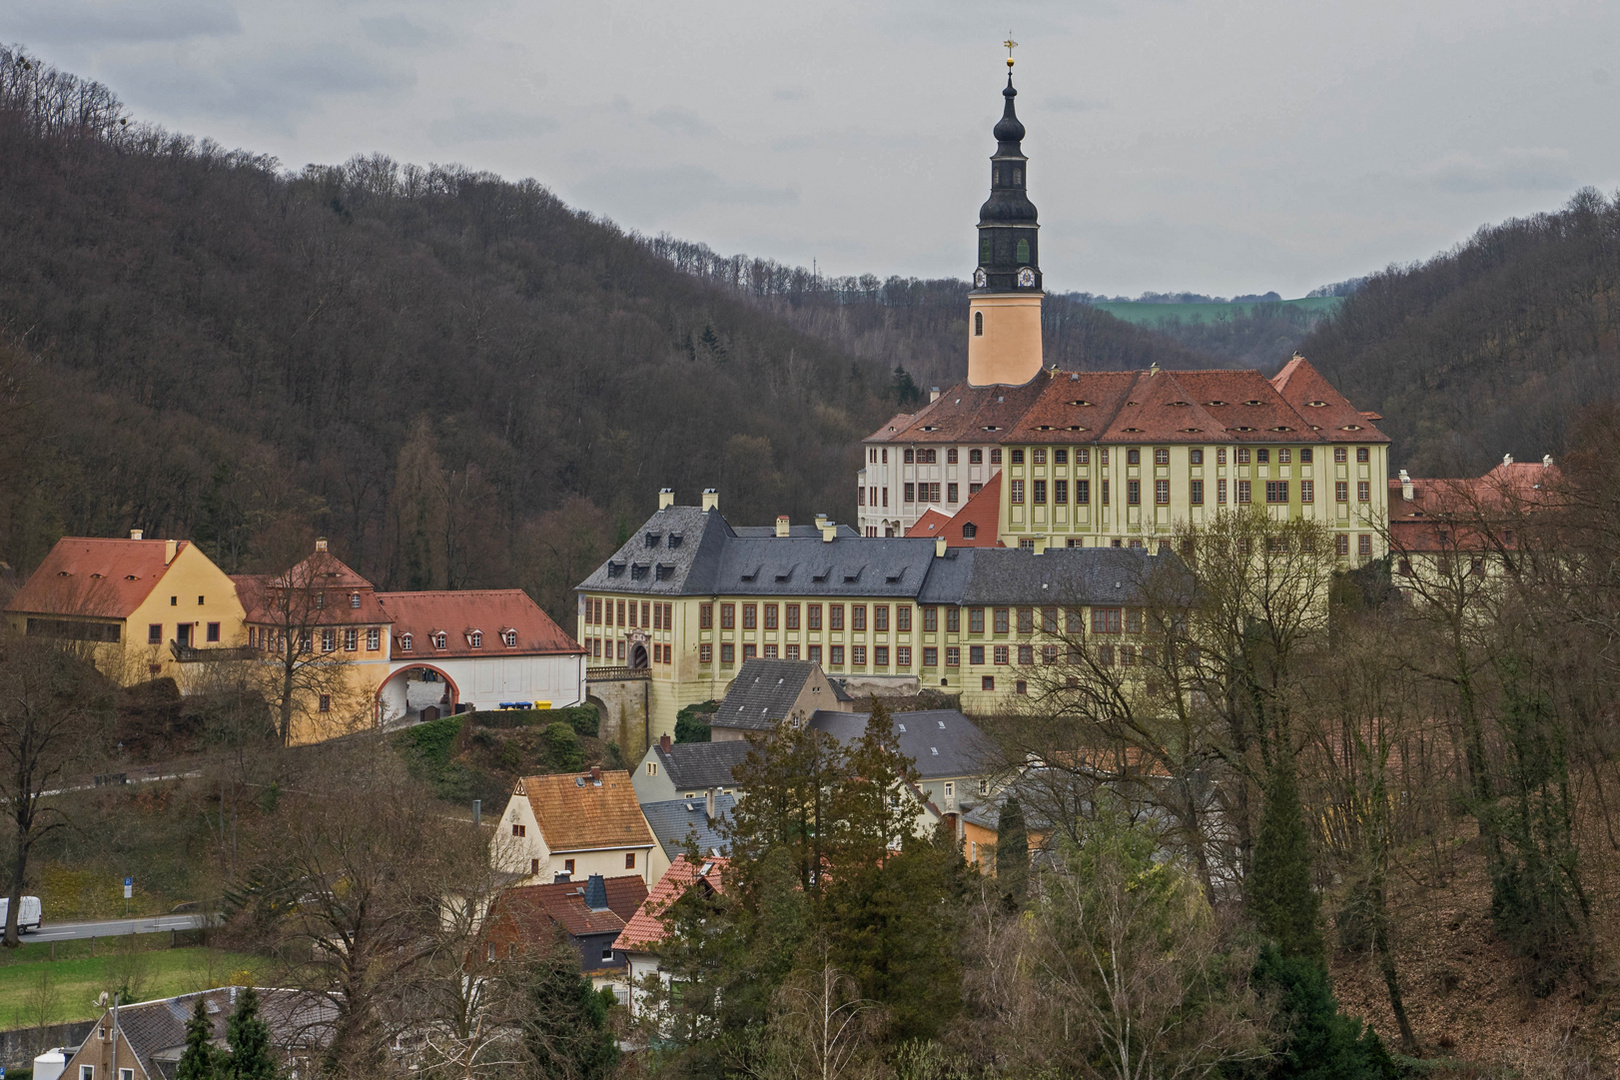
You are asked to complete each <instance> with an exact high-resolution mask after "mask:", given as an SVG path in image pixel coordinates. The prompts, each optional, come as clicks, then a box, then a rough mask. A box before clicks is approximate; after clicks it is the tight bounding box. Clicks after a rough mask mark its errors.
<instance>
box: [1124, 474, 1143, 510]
mask: <svg viewBox="0 0 1620 1080" xmlns="http://www.w3.org/2000/svg"><path fill="white" fill-rule="evenodd" d="M1125 502H1126V503H1127V504H1129V505H1131V506H1140V505H1141V503H1142V481H1140V480H1127V481H1125Z"/></svg>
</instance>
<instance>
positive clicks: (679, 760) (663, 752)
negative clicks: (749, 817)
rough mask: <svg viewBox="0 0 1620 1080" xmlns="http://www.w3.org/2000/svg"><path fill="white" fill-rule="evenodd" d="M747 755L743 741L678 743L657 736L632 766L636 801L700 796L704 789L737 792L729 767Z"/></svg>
mask: <svg viewBox="0 0 1620 1080" xmlns="http://www.w3.org/2000/svg"><path fill="white" fill-rule="evenodd" d="M747 756H748V744H747V743H745V742H736V741H730V742H706V743H678V742H675V741H673V740H672V739H671V738H670V737H669V736H668V735H663V736H660V737H659V739H658V741H657V742H656V743H654V744H653V745H652V747H651V748H650V749H649V750H648V751H647V753H646V754H645V755H643V757H642V759H641V763H640V764H639V766H638V767H637V768H636V771H635V774H634V783H635V788H636V801H637V802H639V803H641V804H642V805H644V806H645V805H646V804H648V803H661V802H669V801H670V800H672V799H701V798H704V797H705V793H707V792H713V793H715V794H718V795H727V796H740V795H741V794H742V791H741V790H740V789H739V788H738V787H737V784H736V781H735V780H734V779H733V777H732V770H734V769H735V768H736V767H737V766H738V765H740V764H742V760H743V758H745V757H747Z"/></svg>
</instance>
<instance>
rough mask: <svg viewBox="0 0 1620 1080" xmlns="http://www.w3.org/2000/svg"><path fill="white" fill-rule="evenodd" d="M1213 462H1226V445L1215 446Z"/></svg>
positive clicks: (1221, 463)
mask: <svg viewBox="0 0 1620 1080" xmlns="http://www.w3.org/2000/svg"><path fill="white" fill-rule="evenodd" d="M1215 464H1217V465H1225V464H1226V447H1224V446H1219V447H1216V448H1215Z"/></svg>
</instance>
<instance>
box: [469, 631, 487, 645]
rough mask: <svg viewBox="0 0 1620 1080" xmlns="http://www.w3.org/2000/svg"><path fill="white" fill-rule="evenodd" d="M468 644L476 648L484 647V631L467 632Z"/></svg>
mask: <svg viewBox="0 0 1620 1080" xmlns="http://www.w3.org/2000/svg"><path fill="white" fill-rule="evenodd" d="M467 644H469V645H471V646H472V647H473V648H475V649H482V648H483V647H484V632H483V631H482V630H473V631H471V632H469V633H468V634H467Z"/></svg>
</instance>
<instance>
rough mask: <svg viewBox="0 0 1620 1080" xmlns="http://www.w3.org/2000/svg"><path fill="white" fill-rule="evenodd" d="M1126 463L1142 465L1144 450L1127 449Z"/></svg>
mask: <svg viewBox="0 0 1620 1080" xmlns="http://www.w3.org/2000/svg"><path fill="white" fill-rule="evenodd" d="M1125 464H1127V465H1140V464H1142V451H1140V450H1127V451H1125Z"/></svg>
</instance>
